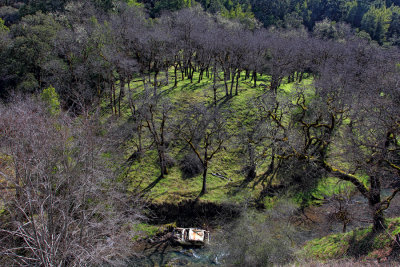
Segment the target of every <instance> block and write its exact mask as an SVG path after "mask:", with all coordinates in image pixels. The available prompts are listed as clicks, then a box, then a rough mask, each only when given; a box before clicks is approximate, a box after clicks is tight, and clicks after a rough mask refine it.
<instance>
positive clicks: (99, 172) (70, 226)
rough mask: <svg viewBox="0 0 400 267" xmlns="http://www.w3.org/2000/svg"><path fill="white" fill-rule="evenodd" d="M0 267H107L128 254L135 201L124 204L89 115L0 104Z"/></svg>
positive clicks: (29, 103)
mask: <svg viewBox="0 0 400 267" xmlns="http://www.w3.org/2000/svg"><path fill="white" fill-rule="evenodd" d="M0 129H1V130H0V163H1V166H0V179H1V180H0V181H1V186H2V188H1V190H2V194H1V207H2V208H4V211H3V214H7V215H8V216H3V217H4V218H9V219H7V220H6V221H2V224H1V228H0V247H1V250H0V257H1V258H2V261H3V263H4V262H9V263H10V264H12V262H14V263H17V264H21V265H41V266H63V265H87V264H100V263H104V262H109V263H112V264H116V263H117V260H120V259H121V258H123V257H124V256H126V255H127V253H132V252H131V251H130V244H132V242H130V241H131V234H132V231H131V230H130V229H131V227H132V225H133V223H134V222H135V220H137V219H138V218H139V216H140V214H139V202H138V201H137V199H135V198H133V197H132V198H130V199H128V198H127V194H126V192H124V190H123V188H122V187H121V186H120V185H119V183H118V181H117V180H116V177H115V175H114V173H113V165H112V164H111V162H110V157H111V155H110V153H109V152H108V151H109V147H107V145H108V144H109V138H108V136H107V129H105V128H104V126H102V125H100V123H99V121H98V118H97V116H96V114H92V113H89V112H87V113H86V114H84V115H82V116H80V117H79V118H72V117H70V116H69V115H68V114H64V113H63V114H61V115H59V116H54V115H53V116H51V115H49V114H48V111H47V109H46V107H45V106H44V104H43V103H40V102H38V101H35V100H29V99H19V100H16V101H14V102H13V103H11V104H9V105H7V106H5V105H1V106H0Z"/></svg>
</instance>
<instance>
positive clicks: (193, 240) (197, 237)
mask: <svg viewBox="0 0 400 267" xmlns="http://www.w3.org/2000/svg"><path fill="white" fill-rule="evenodd" d="M173 239H174V241H175V242H176V243H178V244H180V245H184V246H203V245H205V244H208V243H209V242H210V232H209V231H206V230H203V229H196V228H175V229H174V231H173Z"/></svg>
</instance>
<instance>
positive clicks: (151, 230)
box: [133, 223, 160, 241]
mask: <svg viewBox="0 0 400 267" xmlns="http://www.w3.org/2000/svg"><path fill="white" fill-rule="evenodd" d="M133 230H134V231H135V232H137V233H138V234H137V235H135V236H134V237H133V240H134V241H136V240H138V239H140V238H151V237H154V236H155V235H156V234H157V233H159V231H160V227H159V226H156V225H150V224H147V223H138V224H135V225H134V226H133Z"/></svg>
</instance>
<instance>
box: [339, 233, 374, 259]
mask: <svg viewBox="0 0 400 267" xmlns="http://www.w3.org/2000/svg"><path fill="white" fill-rule="evenodd" d="M378 234H379V233H377V232H375V231H372V230H371V231H369V232H368V233H367V234H366V235H365V236H364V237H362V238H361V239H359V238H357V233H356V231H354V232H353V234H352V235H351V237H350V240H349V248H348V249H347V253H346V254H347V255H348V256H350V257H354V258H360V257H362V256H366V255H368V253H370V252H371V251H372V250H373V245H374V240H375V237H376V236H377V235H378Z"/></svg>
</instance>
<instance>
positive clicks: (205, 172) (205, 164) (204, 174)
mask: <svg viewBox="0 0 400 267" xmlns="http://www.w3.org/2000/svg"><path fill="white" fill-rule="evenodd" d="M206 154H207V152H206ZM207 171H208V162H207V160H205V161H204V164H203V186H202V188H201V192H200V195H199V197H200V196H203V195H204V194H206V193H207Z"/></svg>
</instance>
